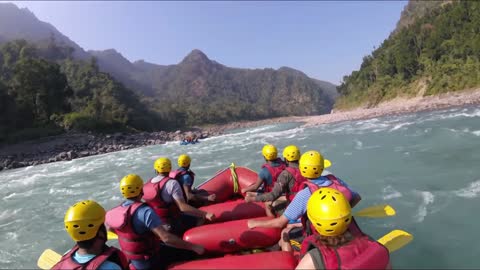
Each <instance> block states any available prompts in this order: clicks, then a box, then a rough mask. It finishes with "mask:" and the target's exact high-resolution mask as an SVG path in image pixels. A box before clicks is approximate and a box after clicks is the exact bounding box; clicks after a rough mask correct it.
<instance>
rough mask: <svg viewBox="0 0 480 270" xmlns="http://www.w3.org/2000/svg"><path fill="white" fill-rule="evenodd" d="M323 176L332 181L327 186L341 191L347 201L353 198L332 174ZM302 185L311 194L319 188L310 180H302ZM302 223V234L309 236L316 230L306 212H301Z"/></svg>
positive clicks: (348, 190)
mask: <svg viewBox="0 0 480 270" xmlns="http://www.w3.org/2000/svg"><path fill="white" fill-rule="evenodd" d="M325 177H327V178H328V180H330V181H331V182H332V184H331V185H330V186H328V187H330V188H334V189H336V190H338V191H340V192H342V193H343V195H344V196H345V198H347V200H348V201H349V202H351V201H352V198H353V194H352V192H351V191H350V189H348V188H347V187H346V186H344V185H342V183H341V182H340V181H339V180H338V179H337V177H335V176H334V175H333V174H329V175H326V176H325ZM303 187H308V189H309V190H310V193H311V194H313V193H314V192H315V191H317V190H318V189H320V188H321V187H320V186H317V185H315V184H314V183H313V182H310V181H305V182H303ZM302 224H303V232H304V235H306V236H309V235H311V234H313V233H314V232H316V230H315V228H314V227H313V225H312V224H311V223H310V221H309V220H308V217H307V213H305V214H303V216H302Z"/></svg>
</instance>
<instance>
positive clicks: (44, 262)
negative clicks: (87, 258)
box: [37, 249, 62, 269]
mask: <svg viewBox="0 0 480 270" xmlns="http://www.w3.org/2000/svg"><path fill="white" fill-rule="evenodd" d="M61 258H62V255H60V254H58V253H56V252H55V251H53V250H51V249H45V251H44V252H43V253H42V255H40V258H38V261H37V266H38V267H39V268H40V269H51V268H52V267H53V266H54V265H55V264H56V263H57V262H59V261H60V259H61Z"/></svg>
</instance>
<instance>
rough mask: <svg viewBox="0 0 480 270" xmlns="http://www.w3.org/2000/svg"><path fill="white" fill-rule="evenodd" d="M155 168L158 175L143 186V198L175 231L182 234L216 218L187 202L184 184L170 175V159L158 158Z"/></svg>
mask: <svg viewBox="0 0 480 270" xmlns="http://www.w3.org/2000/svg"><path fill="white" fill-rule="evenodd" d="M153 168H154V169H155V172H156V173H157V176H156V177H154V178H152V179H150V180H149V181H148V182H147V184H145V186H144V187H143V193H144V195H143V199H144V200H145V202H146V203H147V204H148V205H149V206H150V207H152V208H153V209H154V210H155V212H156V213H157V215H159V216H160V218H161V219H162V220H164V221H165V222H166V223H168V224H170V225H171V226H172V232H173V233H175V234H176V235H179V236H182V235H183V233H184V232H185V231H186V230H188V229H190V228H192V227H195V226H199V225H202V224H203V223H204V222H205V219H208V220H209V221H213V220H214V219H215V215H214V214H212V213H207V212H204V211H201V210H199V209H197V208H195V207H193V206H191V205H189V204H188V203H187V196H186V195H185V192H184V191H183V188H182V185H181V184H180V183H179V182H178V180H177V179H175V178H170V177H169V174H170V171H171V170H172V163H171V161H170V159H168V158H166V157H161V158H159V159H157V160H156V161H155V163H154V165H153Z"/></svg>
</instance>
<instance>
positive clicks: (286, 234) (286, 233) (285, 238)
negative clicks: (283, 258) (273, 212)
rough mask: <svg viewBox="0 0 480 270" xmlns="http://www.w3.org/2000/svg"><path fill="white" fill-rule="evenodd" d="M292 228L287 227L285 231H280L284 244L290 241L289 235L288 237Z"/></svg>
mask: <svg viewBox="0 0 480 270" xmlns="http://www.w3.org/2000/svg"><path fill="white" fill-rule="evenodd" d="M293 228H294V227H287V228H285V229H283V230H282V233H281V234H282V239H283V241H285V242H288V241H290V235H289V232H290V231H291V230H292V229H293Z"/></svg>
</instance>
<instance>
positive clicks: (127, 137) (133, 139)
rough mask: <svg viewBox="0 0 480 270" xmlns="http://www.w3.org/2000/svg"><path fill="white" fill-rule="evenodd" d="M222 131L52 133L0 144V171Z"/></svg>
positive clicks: (209, 134) (201, 137) (202, 137)
mask: <svg viewBox="0 0 480 270" xmlns="http://www.w3.org/2000/svg"><path fill="white" fill-rule="evenodd" d="M219 134H220V129H217V130H215V129H213V128H210V129H206V130H193V131H183V132H182V131H180V130H179V131H176V132H165V131H160V132H151V133H146V132H144V133H136V134H123V133H115V134H107V135H101V134H91V133H87V134H85V133H75V134H62V135H59V136H51V137H46V138H42V139H38V140H33V141H27V142H22V143H18V144H13V145H4V146H1V147H0V171H1V170H6V169H14V168H20V167H25V166H32V165H38V164H43V163H50V162H55V161H65V160H72V159H75V158H81V157H87V156H93V155H98V154H104V153H110V152H115V151H121V150H126V149H132V148H137V147H141V146H147V145H155V144H164V143H165V142H167V141H180V140H183V139H184V138H185V137H186V136H192V135H196V136H197V138H199V139H204V138H207V137H210V136H217V135H219Z"/></svg>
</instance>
